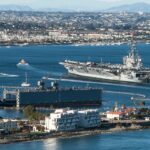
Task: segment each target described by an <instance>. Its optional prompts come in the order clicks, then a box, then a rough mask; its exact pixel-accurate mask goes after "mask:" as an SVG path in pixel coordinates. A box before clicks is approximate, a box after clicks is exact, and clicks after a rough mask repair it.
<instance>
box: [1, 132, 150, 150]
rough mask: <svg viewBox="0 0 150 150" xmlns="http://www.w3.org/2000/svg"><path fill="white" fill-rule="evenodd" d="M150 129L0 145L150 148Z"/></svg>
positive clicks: (44, 149) (58, 149)
mask: <svg viewBox="0 0 150 150" xmlns="http://www.w3.org/2000/svg"><path fill="white" fill-rule="evenodd" d="M149 133H150V130H144V131H134V132H120V133H112V134H102V135H94V136H84V137H76V138H66V139H47V140H44V141H34V142H24V143H14V144H9V145H0V148H1V149H2V150H9V149H11V150H26V149H27V148H28V149H29V150H37V149H38V150H149V145H150V140H149V139H150V134H149Z"/></svg>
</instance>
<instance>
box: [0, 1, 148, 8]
mask: <svg viewBox="0 0 150 150" xmlns="http://www.w3.org/2000/svg"><path fill="white" fill-rule="evenodd" d="M138 2H145V3H150V0H0V5H5V4H17V5H28V6H30V7H32V8H34V9H39V8H58V9H60V8H61V9H75V10H103V9H107V8H110V7H114V6H119V5H124V4H132V3H138Z"/></svg>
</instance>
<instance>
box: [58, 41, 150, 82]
mask: <svg viewBox="0 0 150 150" xmlns="http://www.w3.org/2000/svg"><path fill="white" fill-rule="evenodd" d="M130 47H131V49H130V52H129V54H128V55H127V56H125V57H123V64H110V63H103V62H100V63H95V62H78V61H70V60H65V61H64V62H60V64H61V65H63V66H64V67H65V68H66V69H67V70H68V72H69V74H72V75H75V76H79V77H84V78H90V79H94V80H107V81H111V82H112V81H113V82H114V81H115V82H130V83H148V82H149V81H150V68H146V67H144V66H143V64H142V59H141V57H140V56H139V55H138V53H137V51H136V46H135V43H131V44H130Z"/></svg>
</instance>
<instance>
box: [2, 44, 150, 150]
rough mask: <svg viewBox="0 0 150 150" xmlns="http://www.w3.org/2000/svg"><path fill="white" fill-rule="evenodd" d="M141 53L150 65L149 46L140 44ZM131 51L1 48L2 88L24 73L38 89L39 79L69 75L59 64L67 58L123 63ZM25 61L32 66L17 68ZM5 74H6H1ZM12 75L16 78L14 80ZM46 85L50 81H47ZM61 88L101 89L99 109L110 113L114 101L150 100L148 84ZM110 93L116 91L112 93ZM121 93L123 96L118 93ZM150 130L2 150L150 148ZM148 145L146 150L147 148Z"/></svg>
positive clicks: (10, 114) (115, 48) (19, 80)
mask: <svg viewBox="0 0 150 150" xmlns="http://www.w3.org/2000/svg"><path fill="white" fill-rule="evenodd" d="M137 48H138V52H139V54H140V55H141V56H142V58H143V63H144V65H145V66H150V60H149V56H150V50H149V49H150V45H145V44H138V45H137ZM128 52H129V47H128V45H121V46H78V47H75V46H65V45H63V46H52V45H47V46H44V45H40V46H25V47H17V46H13V47H10V48H6V47H0V85H14V86H18V85H20V84H21V83H22V82H23V81H24V80H25V79H24V78H25V77H24V76H25V72H27V73H28V78H29V81H30V83H31V84H32V85H33V86H35V85H36V82H37V80H40V79H41V78H42V77H43V76H47V75H49V76H50V77H51V78H57V79H60V78H62V76H65V78H67V77H66V75H67V71H66V70H65V69H64V67H63V66H61V65H59V64H58V63H59V62H60V61H64V60H65V59H71V60H78V61H96V62H98V61H101V58H102V60H103V61H104V62H110V63H122V57H123V56H125V55H126V54H127V53H128ZM22 58H23V59H25V60H26V61H27V62H28V63H29V64H30V66H29V67H19V68H18V67H17V66H16V64H17V63H18V62H19V60H20V59H22ZM2 73H5V74H6V75H5V74H2ZM12 75H17V76H18V77H14V76H12ZM46 84H47V86H48V85H50V81H47V83H46ZM60 85H61V86H82V87H85V86H92V87H101V88H103V89H104V91H106V92H104V94H103V105H102V107H101V108H100V110H102V111H103V110H108V109H110V108H111V107H112V105H113V104H114V102H115V101H118V102H119V105H121V104H122V103H125V104H126V105H128V106H134V104H133V102H132V101H131V100H130V98H131V96H134V95H135V94H143V95H145V96H146V97H147V98H150V92H149V91H150V84H147V85H139V86H137V85H128V84H114V83H106V82H99V83H96V82H85V81H80V83H77V82H73V81H72V80H70V79H69V82H60ZM109 91H114V93H113V92H109ZM116 92H120V93H116ZM146 105H147V106H150V101H146ZM0 116H2V117H6V118H11V117H13V118H16V117H22V113H21V112H19V111H13V110H0ZM149 138H150V130H146V131H136V132H126V133H124V132H122V133H115V134H114V133H113V134H104V135H96V136H88V137H79V138H71V139H50V140H45V141H42V142H41V141H38V142H27V143H19V144H10V145H3V146H2V145H0V149H2V150H5V149H7V150H9V149H12V150H15V149H19V150H25V149H26V148H27V147H30V149H31V150H34V149H40V150H47V149H54V150H55V149H56V150H62V149H63V150H70V149H72V150H74V149H78V150H80V149H86V150H88V149H89V150H91V149H93V150H97V149H102V150H108V149H110V150H113V149H118V150H120V149H121V150H123V149H131V150H134V149H135V150H137V149H141V150H142V149H146V150H147V149H149V147H148V146H147V145H149V144H150V142H149ZM146 146H147V147H146Z"/></svg>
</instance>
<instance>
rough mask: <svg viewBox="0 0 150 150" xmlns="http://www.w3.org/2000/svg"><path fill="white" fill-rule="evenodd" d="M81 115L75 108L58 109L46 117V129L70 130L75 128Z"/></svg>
mask: <svg viewBox="0 0 150 150" xmlns="http://www.w3.org/2000/svg"><path fill="white" fill-rule="evenodd" d="M78 121H79V117H78V113H77V111H75V110H67V109H57V110H56V111H55V112H54V113H51V114H50V116H49V117H46V118H45V130H46V131H48V132H49V131H69V130H75V129H76V126H77V124H78Z"/></svg>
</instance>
